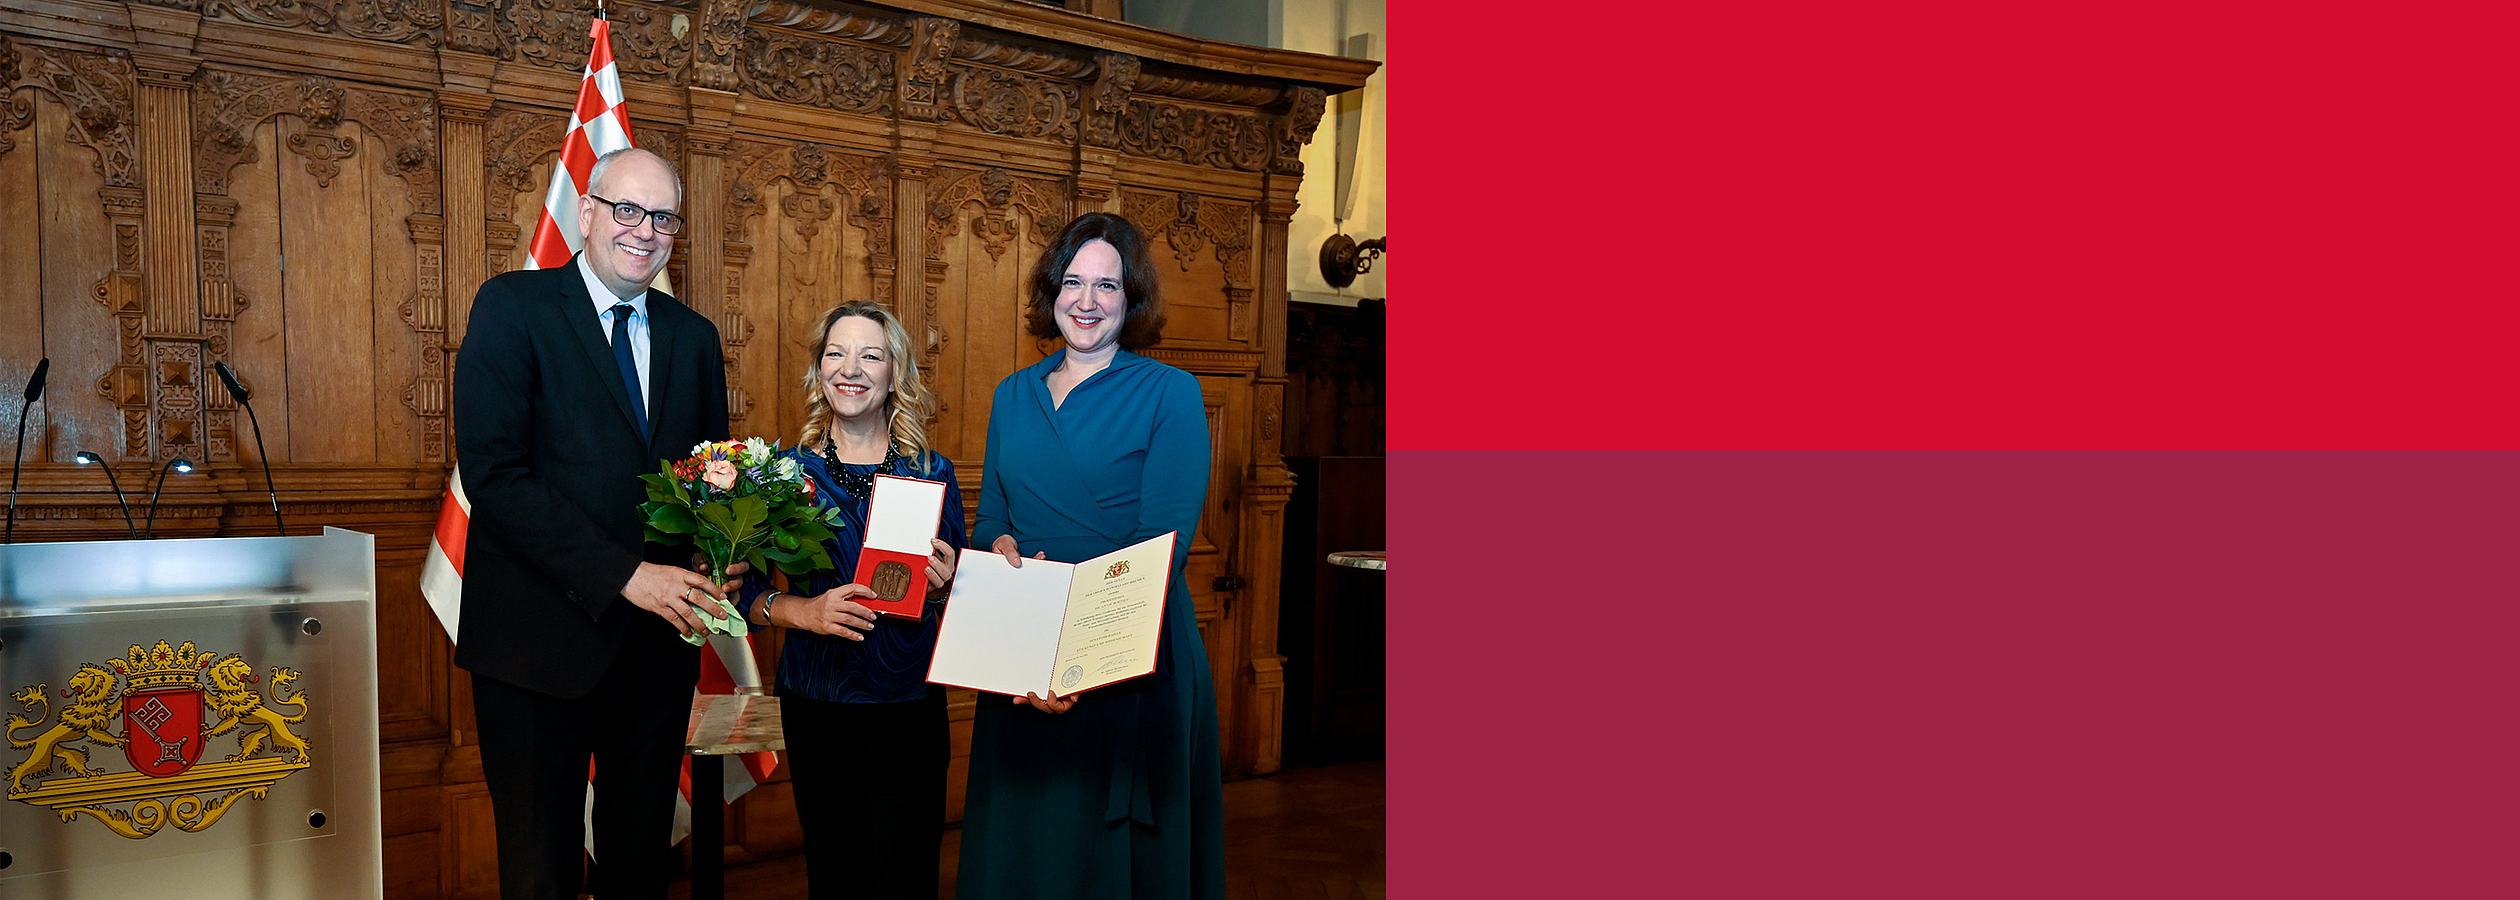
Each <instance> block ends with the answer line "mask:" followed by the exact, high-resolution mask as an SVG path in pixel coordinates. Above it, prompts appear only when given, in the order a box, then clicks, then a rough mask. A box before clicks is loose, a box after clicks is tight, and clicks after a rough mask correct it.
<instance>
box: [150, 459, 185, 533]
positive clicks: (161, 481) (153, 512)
mask: <svg viewBox="0 0 2520 900" xmlns="http://www.w3.org/2000/svg"><path fill="white" fill-rule="evenodd" d="M167 469H173V470H175V471H178V472H183V473H185V474H191V473H192V460H189V459H185V458H183V457H181V456H178V457H176V458H174V459H170V460H167V461H166V465H165V467H164V468H160V469H158V479H157V487H154V488H150V489H149V531H148V536H149V537H157V498H158V492H159V491H162V490H165V489H166V470H167Z"/></svg>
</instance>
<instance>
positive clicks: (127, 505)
mask: <svg viewBox="0 0 2520 900" xmlns="http://www.w3.org/2000/svg"><path fill="white" fill-rule="evenodd" d="M75 458H76V459H77V460H78V461H79V465H82V466H86V465H97V466H104V467H105V483H106V484H110V485H113V486H114V502H116V503H120V504H122V510H123V527H126V528H129V529H131V536H132V537H135V538H136V537H139V536H140V526H139V525H138V524H136V523H134V522H132V521H131V501H130V500H128V499H126V498H124V497H123V492H122V479H120V478H116V477H114V464H113V463H109V462H106V461H105V457H102V456H98V455H96V453H95V452H93V451H88V450H81V451H79V455H78V456H77V457H75Z"/></svg>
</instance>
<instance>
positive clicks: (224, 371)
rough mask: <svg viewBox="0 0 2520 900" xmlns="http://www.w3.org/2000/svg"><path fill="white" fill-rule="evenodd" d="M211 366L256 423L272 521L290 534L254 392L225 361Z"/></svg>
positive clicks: (256, 440) (257, 449)
mask: <svg viewBox="0 0 2520 900" xmlns="http://www.w3.org/2000/svg"><path fill="white" fill-rule="evenodd" d="M210 367H211V368H212V369H215V370H217V371H218V373H219V381H221V382H222V383H225V384H226V385H227V389H228V395H229V396H232V397H235V398H236V405H238V406H242V407H245V418H246V420H248V421H251V422H253V423H254V453H255V454H256V455H259V456H261V457H262V467H263V488H264V489H265V490H268V491H270V492H271V521H272V524H274V525H277V526H279V528H280V533H281V534H288V533H289V523H288V521H287V520H284V519H282V518H280V485H278V484H276V483H274V482H272V480H271V452H270V451H268V450H265V449H264V448H263V438H262V417H261V416H257V415H254V404H253V402H252V401H251V400H250V399H249V398H250V397H251V396H252V394H251V393H250V392H248V391H246V390H245V385H244V384H242V383H239V382H238V381H237V380H236V372H235V371H233V370H231V369H229V368H228V364H227V363H226V362H225V361H221V362H215V363H211V364H210ZM159 480H161V481H163V480H165V476H163V475H161V476H159ZM150 512H152V513H154V512H156V510H150Z"/></svg>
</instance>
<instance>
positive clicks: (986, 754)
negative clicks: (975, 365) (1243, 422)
mask: <svg viewBox="0 0 2520 900" xmlns="http://www.w3.org/2000/svg"><path fill="white" fill-rule="evenodd" d="M1063 355H1064V354H1052V355H1051V356H1050V357H1049V358H1048V359H1044V360H1042V361H1041V362H1039V363H1036V364H1034V365H1032V366H1030V367H1028V368H1025V369H1022V370H1019V371H1017V372H1016V373H1015V374H1013V375H1009V376H1007V378H1006V380H1005V381H1002V382H999V383H998V387H997V395H996V397H995V399H994V400H993V401H992V403H991V406H990V409H989V437H988V451H987V452H988V457H987V459H986V460H985V461H984V468H983V470H982V473H981V480H980V511H979V516H978V523H977V524H976V525H975V526H974V527H973V528H972V531H971V546H972V547H973V548H976V549H986V548H988V547H989V546H990V545H991V544H992V543H994V542H995V541H996V540H997V536H998V535H1001V534H1011V535H1013V536H1014V537H1015V542H1016V545H1017V546H1018V547H1019V548H1020V549H1021V550H1022V552H1023V554H1024V555H1025V556H1027V557H1029V556H1031V555H1033V554H1034V553H1036V552H1043V553H1047V554H1049V558H1051V559H1054V560H1059V561H1061V562H1082V561H1084V560H1087V559H1092V558H1093V557H1096V556H1100V555H1102V554H1105V553H1109V552H1111V551H1113V550H1117V549H1120V548H1122V547H1126V546H1128V545H1130V544H1134V543H1137V542H1138V541H1142V540H1145V539H1147V538H1150V537H1154V536H1156V535H1159V534H1163V533H1164V532H1167V531H1170V532H1175V533H1176V538H1175V540H1174V542H1173V572H1172V586H1171V587H1170V588H1169V589H1168V590H1167V591H1166V592H1165V594H1164V626H1163V636H1162V638H1161V639H1160V642H1159V648H1158V652H1157V656H1156V664H1155V673H1154V674H1153V675H1150V676H1147V677H1143V678H1136V679H1132V680H1129V681H1123V682H1120V683H1118V684H1113V685H1109V686H1106V687H1102V688H1097V689H1095V690H1092V691H1088V692H1086V693H1085V694H1084V695H1083V697H1082V699H1080V700H1079V701H1078V702H1077V704H1076V708H1074V709H1071V710H1069V711H1068V712H1067V713H1065V714H1062V715H1051V714H1049V713H1045V712H1042V711H1040V710H1037V709H1034V708H1032V707H1030V706H1020V705H1016V704H1014V703H1011V702H1009V701H1008V700H1007V698H1006V697H1004V696H1000V695H997V694H986V693H984V694H981V695H980V704H979V708H978V710H977V711H976V712H975V713H974V715H973V719H974V721H973V723H972V735H971V783H970V788H969V791H968V792H967V794H966V801H965V807H964V813H963V837H962V851H961V852H962V867H961V870H960V873H959V874H958V875H957V876H956V878H955V895H956V897H957V898H959V900H990V898H1027V900H1058V898H1079V900H1082V898H1129V897H1136V898H1201V900H1221V898H1223V897H1224V896H1225V847H1224V836H1225V818H1224V809H1223V795H1224V791H1223V785H1222V783H1221V779H1220V776H1219V762H1218V756H1217V725H1216V685H1215V683H1214V681H1213V680H1212V677H1211V676H1210V675H1209V672H1208V660H1207V650H1206V647H1205V646H1204V645H1202V644H1201V643H1200V642H1199V627H1198V621H1197V620H1196V619H1195V618H1194V617H1193V613H1192V610H1191V606H1190V580H1189V577H1188V575H1187V573H1186V572H1184V571H1183V569H1184V566H1185V563H1186V562H1187V561H1188V558H1189V553H1190V539H1191V536H1192V535H1194V534H1196V533H1197V532H1198V528H1199V511H1200V509H1201V507H1202V505H1203V504H1204V503H1205V502H1206V499H1207V482H1208V429H1207V406H1206V404H1205V403H1204V402H1203V401H1201V400H1200V396H1199V382H1198V379H1196V378H1193V377H1191V375H1190V374H1189V373H1187V372H1183V371H1181V370H1180V369H1176V368H1173V367H1171V366H1167V365H1164V364H1163V363H1159V362H1156V361H1154V360H1151V359H1148V358H1146V357H1143V356H1139V355H1137V354H1134V353H1130V352H1127V351H1125V350H1124V351H1120V352H1119V354H1118V355H1117V356H1116V357H1115V358H1114V359H1113V360H1112V362H1111V365H1110V367H1108V368H1106V369H1104V370H1103V371H1100V372H1096V373H1094V375H1093V376H1092V377H1090V378H1087V379H1085V382H1084V383H1083V384H1079V385H1077V386H1076V389H1075V390H1073V391H1070V392H1069V393H1068V397H1067V402H1066V403H1065V404H1064V405H1061V406H1059V407H1058V408H1055V409H1054V408H1052V406H1051V403H1050V390H1049V386H1048V384H1046V383H1045V382H1044V379H1045V378H1046V377H1048V375H1049V374H1050V371H1051V370H1052V369H1055V368H1057V367H1058V365H1059V361H1060V360H1061V359H1062V358H1063ZM949 614H950V613H949Z"/></svg>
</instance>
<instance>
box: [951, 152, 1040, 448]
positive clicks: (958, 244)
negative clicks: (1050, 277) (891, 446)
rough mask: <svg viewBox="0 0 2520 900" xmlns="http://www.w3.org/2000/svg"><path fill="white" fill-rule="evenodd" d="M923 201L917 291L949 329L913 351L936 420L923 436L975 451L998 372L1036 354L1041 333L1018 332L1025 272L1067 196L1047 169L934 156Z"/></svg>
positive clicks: (981, 439) (1004, 373)
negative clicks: (932, 387)
mask: <svg viewBox="0 0 2520 900" xmlns="http://www.w3.org/2000/svg"><path fill="white" fill-rule="evenodd" d="M926 205H927V217H926V220H925V238H926V241H927V247H928V251H927V260H926V271H925V279H926V280H925V282H924V284H923V286H922V293H921V295H920V301H921V304H922V307H923V308H924V309H932V310H935V311H936V312H935V314H936V316H937V318H936V319H934V320H933V321H936V322H938V323H939V326H940V328H941V329H942V330H943V331H944V332H945V333H946V334H949V335H953V336H954V340H953V342H950V343H945V344H941V345H938V346H934V347H930V348H928V349H927V350H926V351H925V353H926V358H924V359H921V360H920V365H921V366H923V367H925V368H924V371H927V372H929V373H932V375H931V377H932V378H934V380H935V383H936V388H937V390H936V396H937V405H938V407H939V421H938V423H937V425H936V427H935V428H933V429H931V430H930V431H929V436H930V437H931V438H933V439H934V440H935V443H936V446H937V447H938V448H939V449H940V451H941V452H944V453H946V454H947V455H950V456H952V457H954V458H955V459H978V458H980V456H981V452H982V450H983V449H985V448H984V444H985V439H986V437H987V431H988V423H989V397H990V394H991V393H992V392H993V391H995V390H996V389H997V383H998V381H999V380H1000V379H1003V378H1005V377H1006V376H1007V374H1008V373H1011V372H1013V371H1015V370H1016V369H1019V368H1023V367H1024V366H1028V365H1031V364H1033V363H1034V362H1036V361H1038V360H1040V359H1041V357H1042V353H1043V346H1042V344H1041V342H1040V341H1038V340H1036V339H1035V338H1033V337H1031V336H1029V335H1027V334H1025V333H1024V309H1023V307H1024V297H1025V287H1024V284H1025V278H1026V276H1027V275H1028V274H1029V273H1030V272H1031V271H1032V266H1033V262H1034V261H1035V260H1038V259H1040V258H1041V251H1042V249H1043V248H1044V247H1046V246H1047V245H1048V244H1049V243H1050V238H1051V237H1052V236H1054V235H1056V234H1057V233H1058V230H1059V227H1060V226H1062V225H1065V224H1067V220H1068V219H1069V218H1071V216H1070V215H1069V212H1068V210H1069V209H1070V203H1069V200H1068V197H1067V189H1066V186H1065V185H1064V184H1062V183H1061V182H1060V181H1058V180H1055V179H1049V178H1042V177H1038V176H1033V175H1025V174H1018V173H1014V172H1010V171H1008V170H1005V169H995V168H991V169H967V168H959V167H948V166H939V167H937V169H936V171H935V172H934V173H933V174H932V176H931V177H930V179H929V180H928V183H927V197H926ZM948 348H951V349H952V351H953V352H952V353H950V354H948V353H947V352H946V350H947V349H948Z"/></svg>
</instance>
